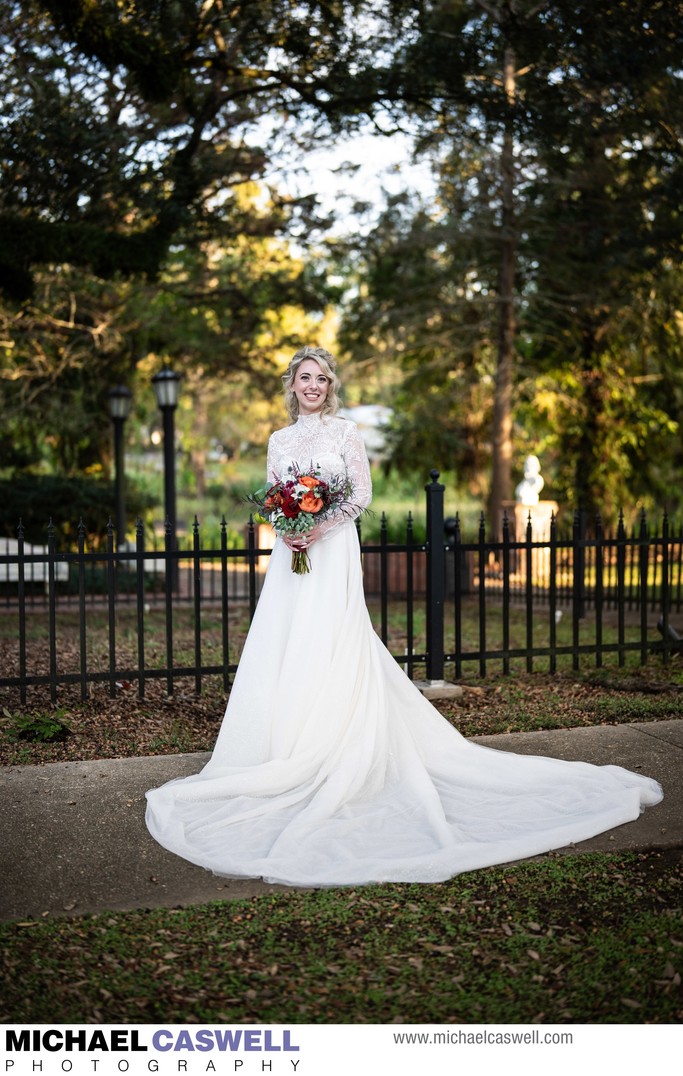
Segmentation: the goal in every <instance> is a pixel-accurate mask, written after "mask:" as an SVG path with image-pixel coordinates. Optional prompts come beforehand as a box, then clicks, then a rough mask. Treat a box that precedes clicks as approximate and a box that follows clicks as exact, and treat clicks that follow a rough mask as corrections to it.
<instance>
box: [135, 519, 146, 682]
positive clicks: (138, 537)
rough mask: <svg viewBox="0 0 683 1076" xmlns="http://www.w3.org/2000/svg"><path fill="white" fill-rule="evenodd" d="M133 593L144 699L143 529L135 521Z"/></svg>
mask: <svg viewBox="0 0 683 1076" xmlns="http://www.w3.org/2000/svg"><path fill="white" fill-rule="evenodd" d="M135 591H136V610H137V624H138V698H140V699H144V697H145V528H144V524H143V522H142V520H141V519H140V517H139V516H138V518H137V519H136V520H135Z"/></svg>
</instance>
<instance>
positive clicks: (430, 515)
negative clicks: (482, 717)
mask: <svg viewBox="0 0 683 1076" xmlns="http://www.w3.org/2000/svg"><path fill="white" fill-rule="evenodd" d="M430 475H431V479H432V481H431V482H429V483H428V484H427V485H426V486H425V492H426V494H427V662H426V675H427V679H428V680H443V678H444V676H443V667H444V648H443V638H444V632H443V625H444V591H445V585H446V549H445V543H444V530H443V520H444V515H443V495H444V489H445V487H444V486H442V485H441V483H440V482H439V481H438V478H439V472H438V471H436V470H434V471H430Z"/></svg>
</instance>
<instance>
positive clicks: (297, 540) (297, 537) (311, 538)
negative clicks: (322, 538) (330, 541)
mask: <svg viewBox="0 0 683 1076" xmlns="http://www.w3.org/2000/svg"><path fill="white" fill-rule="evenodd" d="M318 537H319V535H318V528H317V527H314V529H313V530H312V531H309V532H308V534H283V535H282V539H283V541H284V543H285V545H287V546H288V547H289V548H290V549H292V550H297V549H308V548H309V546H311V545H313V543H314V542H315V541H317V539H318Z"/></svg>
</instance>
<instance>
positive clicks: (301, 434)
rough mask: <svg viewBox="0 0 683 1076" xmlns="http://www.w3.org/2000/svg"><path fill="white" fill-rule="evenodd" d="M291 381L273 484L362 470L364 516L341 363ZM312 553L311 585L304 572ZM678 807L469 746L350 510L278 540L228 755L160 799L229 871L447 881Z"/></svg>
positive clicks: (272, 449)
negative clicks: (386, 606) (407, 646)
mask: <svg viewBox="0 0 683 1076" xmlns="http://www.w3.org/2000/svg"><path fill="white" fill-rule="evenodd" d="M283 382H284V385H285V400H286V403H287V408H288V411H289V414H290V417H291V419H292V424H291V425H290V426H287V427H286V428H285V429H282V430H278V431H277V432H275V433H274V434H273V435H272V437H271V438H270V442H269V445H268V481H269V482H273V481H275V480H276V478H278V477H280V476H282V475H284V474H286V472H287V469H288V468H289V467H290V466H291V465H292V464H293V463H294V464H298V465H299V466H300V467H301V468H307V467H309V466H310V465H311V463H313V464H317V465H318V467H319V468H320V471H321V472H322V474H323V476H325V475H329V476H333V475H339V474H340V473H343V472H344V471H345V472H346V474H347V476H348V477H349V479H350V481H351V483H352V486H353V490H354V496H353V499H354V502H355V503H356V504H357V506H358V510H359V511H360V510H361V509H362V508H364V507H366V506H367V505H368V504H369V502H370V498H371V483H370V471H369V467H368V462H367V457H366V454H365V450H364V447H363V442H362V440H361V437H360V434H359V432H358V429H357V427H356V426H355V425H354V424H353V423H352V422H349V421H346V420H344V419H341V418H339V417H337V416H336V414H335V412H336V410H337V408H338V400H337V390H338V388H339V381H338V379H337V376H336V374H335V361H334V359H333V358H332V356H331V355H330V354H329V353H328V352H327V351H325V350H324V349H322V348H312V347H305V348H303V349H302V350H301V351H298V352H297V353H296V355H294V357H293V359H292V361H291V363H290V364H289V367H288V369H287V372H286V374H285V375H284V378H283ZM288 546H289V548H288ZM299 547H301V548H307V553H308V556H309V558H310V564H311V571H310V574H308V575H297V574H295V573H294V572H293V571H292V570H291V565H290V562H291V552H290V550H291V549H292V548H299ZM661 798H662V791H661V788H660V786H659V785H658V784H657V782H656V781H653V780H651V779H650V778H647V777H643V776H641V775H639V774H635V773H630V772H629V771H627V770H624V769H622V768H621V767H618V766H593V765H590V764H588V763H584V762H564V761H561V760H559V759H552V758H541V757H529V756H523V755H514V754H511V753H509V752H504V751H494V750H492V749H490V748H486V747H482V746H479V745H476V744H472V743H470V742H469V741H467V740H465V739H464V738H463V737H462V736H461V735H460V733H458V732H457V731H456V730H455V729H454V728H453V727H452V726H451V725H450V724H449V723H448V722H447V721H446V720H445V719H444V718H442V717H441V715H440V714H439V713H438V711H437V710H436V709H435V708H434V707H433V706H432V705H431V703H429V702H427V701H426V699H424V697H423V696H422V695H421V694H420V692H419V691H418V690H417V688H416V687H415V686H414V685H413V683H412V682H411V681H410V680H409V679H408V677H406V676H405V675H404V673H403V672H402V671H401V669H400V668H399V666H398V665H397V663H396V662H395V661H394V659H393V658H392V657H391V655H390V654H389V652H388V651H387V650H386V649H385V647H384V646H383V645H382V643H381V641H380V640H379V638H378V636H377V635H376V634H375V632H374V630H373V628H372V625H371V622H370V619H369V616H368V612H367V609H366V607H365V602H364V597H363V581H362V573H361V560H360V553H359V546H358V536H357V532H356V527H355V525H354V522H353V519H352V518H350V517H349V516H347V515H344V514H342V513H338V514H337V515H335V516H332V517H331V518H328V519H327V520H325V521H323V522H322V523H321V524H320V525H319V526H318V527H317V529H316V530H314V531H313V532H311V533H310V534H308V535H307V536H306V537H305V538H302V537H301V536H296V537H292V536H289V535H287V536H286V537H285V538H281V537H278V539H277V540H276V543H275V548H274V550H273V553H272V555H271V558H270V564H269V568H268V572H267V576H266V581H265V584H264V587H263V591H262V593H261V597H260V599H259V603H258V606H257V608H256V613H255V616H254V619H253V622H252V625H251V629H250V632H249V635H248V638H247V640H246V643H245V646H244V651H243V653H242V657H241V660H240V663H239V668H238V671H237V674H236V676H235V680H234V684H233V687H232V691H231V693H230V699H229V702H228V707H227V710H226V713H225V718H224V720H223V724H222V727H221V730H220V733H219V736H218V740H217V742H216V746H215V748H214V751H213V755H212V757H211V759H210V760H209V762H208V763H207V765H206V766H205V767H204V769H203V770H202V771H201V772H200V773H198V774H196V775H193V776H191V777H186V778H183V779H180V780H176V781H171V782H169V783H168V784H165V785H163V786H162V787H161V788H157V789H153V790H151V791H150V792H148V793H147V800H148V805H147V826H148V828H149V831H150V833H151V834H152V835H153V837H155V838H156V840H157V841H158V842H159V843H160V844H162V845H163V846H164V847H165V848H167V849H169V850H170V851H172V852H175V853H176V854H177V855H179V856H183V857H184V858H185V859H188V860H190V861H192V862H193V863H198V864H200V865H201V866H203V867H206V868H208V869H209V870H212V871H214V872H215V873H216V874H221V875H227V876H232V877H262V878H264V879H266V880H267V881H271V882H281V883H285V884H288V885H299V886H308V885H310V886H324V885H349V884H359V883H364V882H389V881H392V882H438V881H442V880H444V879H446V878H450V877H452V876H453V875H455V874H458V873H460V872H461V871H467V870H472V869H473V868H477V867H485V866H490V865H492V864H495V863H505V862H509V861H510V860H515V859H521V858H524V857H527V856H533V855H537V854H539V853H541V852H547V851H549V850H550V849H552V848H559V847H562V846H565V845H568V844H570V843H573V842H577V841H582V840H585V839H586V838H588V837H592V836H594V835H595V834H596V833H600V832H602V831H604V830H607V829H611V828H612V827H614V826H618V825H621V824H622V823H624V822H629V821H632V820H633V819H635V818H637V817H638V815H639V813H640V812H641V810H642V809H643V808H644V807H645V806H649V805H652V804H655V803H658V802H659V801H660V799H661Z"/></svg>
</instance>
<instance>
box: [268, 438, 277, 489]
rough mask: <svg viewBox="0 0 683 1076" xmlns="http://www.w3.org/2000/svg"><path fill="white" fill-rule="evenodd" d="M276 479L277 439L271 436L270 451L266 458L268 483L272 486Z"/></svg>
mask: <svg viewBox="0 0 683 1076" xmlns="http://www.w3.org/2000/svg"><path fill="white" fill-rule="evenodd" d="M275 481H276V477H275V441H274V439H273V437H272V436H271V437H269V438H268V453H267V458H266V485H268V486H272V484H273V483H274V482H275Z"/></svg>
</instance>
